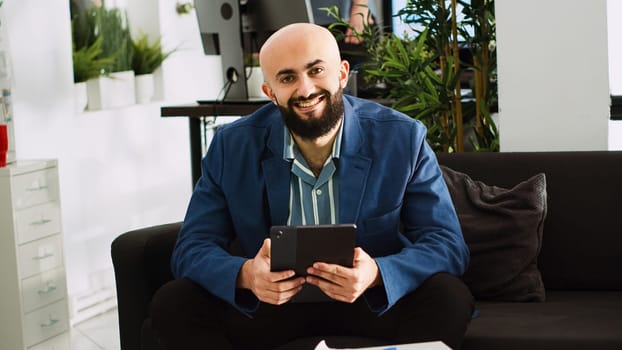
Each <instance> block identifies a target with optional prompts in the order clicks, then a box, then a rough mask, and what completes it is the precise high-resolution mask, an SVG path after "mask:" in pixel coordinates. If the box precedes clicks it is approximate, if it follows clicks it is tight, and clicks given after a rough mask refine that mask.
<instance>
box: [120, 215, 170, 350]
mask: <svg viewBox="0 0 622 350" xmlns="http://www.w3.org/2000/svg"><path fill="white" fill-rule="evenodd" d="M180 228H181V222H177V223H171V224H165V225H159V226H153V227H147V228H142V229H138V230H134V231H129V232H126V233H123V234H121V235H120V236H118V237H117V238H116V239H115V240H114V241H113V242H112V245H111V255H112V263H113V266H114V272H115V279H116V285H117V305H118V313H119V332H120V337H121V348H122V349H140V348H141V340H140V337H141V328H142V325H143V322H144V320H145V319H146V318H148V317H149V305H150V303H151V298H152V297H153V295H154V293H155V291H156V290H157V289H158V288H159V287H160V286H161V285H163V284H164V283H166V282H168V281H170V280H172V279H173V275H172V272H171V267H170V260H171V254H172V251H173V248H174V246H175V241H176V240H177V235H178V233H179V229H180Z"/></svg>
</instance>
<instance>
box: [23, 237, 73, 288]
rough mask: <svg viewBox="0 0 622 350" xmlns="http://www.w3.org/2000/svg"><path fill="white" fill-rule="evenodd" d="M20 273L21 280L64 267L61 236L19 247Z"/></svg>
mask: <svg viewBox="0 0 622 350" xmlns="http://www.w3.org/2000/svg"><path fill="white" fill-rule="evenodd" d="M17 255H18V258H17V259H18V261H19V263H18V266H17V268H18V271H19V276H20V277H21V278H26V277H30V276H33V275H36V274H38V273H40V272H43V271H48V270H51V269H54V268H57V267H61V266H62V265H63V242H62V240H61V235H59V234H58V235H54V236H50V237H47V238H44V239H40V240H37V241H33V242H30V243H26V244H24V245H22V246H20V247H19V250H18V254H17Z"/></svg>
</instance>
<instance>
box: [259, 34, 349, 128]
mask: <svg viewBox="0 0 622 350" xmlns="http://www.w3.org/2000/svg"><path fill="white" fill-rule="evenodd" d="M275 36H278V40H268V41H267V42H266V44H265V45H264V47H263V48H262V51H261V54H260V60H261V66H262V69H263V72H264V77H265V79H266V81H265V83H264V86H263V89H264V92H265V93H266V95H267V96H269V97H270V98H271V99H272V101H273V102H274V103H275V104H277V106H278V107H279V109H280V110H281V112H282V113H283V117H284V119H285V122H286V124H287V126H288V127H289V128H290V130H291V131H292V132H293V133H294V134H297V135H299V136H301V137H304V138H308V139H315V138H317V137H319V136H322V135H324V134H326V133H327V132H328V131H329V130H330V129H332V127H333V126H335V125H336V124H337V123H338V121H339V120H340V118H341V116H342V115H343V100H342V90H343V88H344V87H345V84H346V83H347V77H348V70H349V64H348V62H347V61H341V59H340V55H339V49H338V47H337V43H336V41H335V39H334V37H333V36H332V34H331V33H330V32H329V31H327V30H326V29H324V28H322V27H319V26H313V25H308V24H306V25H305V24H297V25H293V26H290V27H288V28H286V29H285V30H281V31H280V32H278V33H277V34H275Z"/></svg>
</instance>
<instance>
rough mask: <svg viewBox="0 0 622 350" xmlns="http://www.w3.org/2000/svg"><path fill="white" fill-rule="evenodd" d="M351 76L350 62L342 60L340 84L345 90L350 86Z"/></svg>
mask: <svg viewBox="0 0 622 350" xmlns="http://www.w3.org/2000/svg"><path fill="white" fill-rule="evenodd" d="M349 74H350V62H348V61H346V60H342V61H341V64H340V66H339V83H340V84H341V87H342V88H344V89H345V87H346V85H348V75H349Z"/></svg>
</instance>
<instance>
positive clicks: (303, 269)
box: [270, 224, 356, 302]
mask: <svg viewBox="0 0 622 350" xmlns="http://www.w3.org/2000/svg"><path fill="white" fill-rule="evenodd" d="M270 239H271V241H272V242H271V243H272V245H271V252H270V269H271V270H272V271H282V270H289V269H293V270H294V271H295V272H296V276H306V275H307V268H308V267H309V266H311V265H312V264H313V263H314V262H316V261H321V262H326V263H330V264H338V265H342V266H347V267H352V262H353V259H354V247H355V244H356V225H354V224H334V225H307V226H273V227H272V228H271V229H270ZM323 301H334V300H333V299H331V298H329V297H328V296H327V295H326V294H324V292H322V291H321V290H320V289H319V288H317V287H316V286H314V285H311V284H304V285H303V288H302V290H301V291H300V292H299V293H298V294H296V296H294V297H293V298H292V299H291V302H323Z"/></svg>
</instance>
